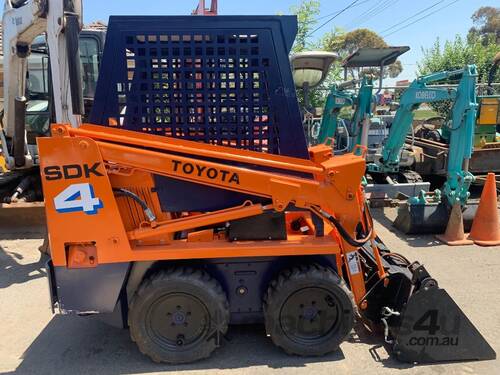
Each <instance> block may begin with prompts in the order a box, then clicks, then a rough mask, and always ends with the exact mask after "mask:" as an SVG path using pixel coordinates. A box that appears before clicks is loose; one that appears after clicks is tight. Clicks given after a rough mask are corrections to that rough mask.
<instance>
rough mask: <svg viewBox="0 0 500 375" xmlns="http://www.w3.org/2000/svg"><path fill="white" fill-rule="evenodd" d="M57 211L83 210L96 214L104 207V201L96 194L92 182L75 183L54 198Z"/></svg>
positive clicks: (89, 213)
mask: <svg viewBox="0 0 500 375" xmlns="http://www.w3.org/2000/svg"><path fill="white" fill-rule="evenodd" d="M54 205H55V207H56V211H57V212H59V213H66V212H79V211H83V212H85V213H86V214H87V215H95V214H96V213H97V211H98V210H99V208H102V207H103V204H102V201H101V200H100V199H99V198H96V197H95V195H94V188H93V187H92V185H91V184H88V183H85V184H73V185H70V186H68V187H67V188H66V189H64V190H63V191H62V192H61V193H60V194H59V195H58V196H57V197H55V198H54Z"/></svg>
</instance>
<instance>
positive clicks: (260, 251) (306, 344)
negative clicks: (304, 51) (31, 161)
mask: <svg viewBox="0 0 500 375" xmlns="http://www.w3.org/2000/svg"><path fill="white" fill-rule="evenodd" d="M153 25H154V30H152V26H153ZM296 27H297V26H296V19H295V18H293V17H191V18H186V17H113V18H112V19H111V21H110V24H109V28H108V35H107V40H106V49H105V52H104V56H103V60H102V68H101V72H100V77H99V83H98V86H97V91H96V101H95V104H94V107H93V112H92V114H91V116H90V119H91V122H93V123H94V124H99V125H90V124H85V125H83V126H80V127H77V128H75V127H71V126H69V125H67V124H54V125H52V136H51V137H46V138H38V148H39V149H38V151H39V155H40V172H41V179H42V184H43V190H44V194H45V203H46V213H47V223H48V229H49V240H50V249H51V259H50V261H49V262H48V266H47V267H48V270H49V272H48V275H49V281H50V291H51V298H52V306H53V307H57V308H58V309H59V310H60V311H62V312H65V313H76V314H93V313H94V314H102V315H103V316H104V317H106V318H107V319H108V320H110V321H111V320H112V321H114V322H116V321H117V322H118V323H119V324H120V325H121V326H123V327H129V329H130V335H131V338H132V340H133V341H135V342H136V343H137V345H138V347H139V349H140V351H141V352H143V353H144V354H146V355H148V356H149V357H151V358H152V359H153V360H154V361H157V362H167V363H185V362H191V361H195V360H199V359H202V358H206V357H208V356H209V355H210V354H211V353H212V352H213V351H214V350H215V349H216V348H217V346H219V345H220V344H221V341H222V337H223V336H224V335H225V334H226V332H227V331H228V327H229V325H231V324H249V323H264V324H265V327H266V331H267V333H268V334H269V336H270V337H271V339H272V340H273V342H274V343H275V344H276V345H277V346H279V347H281V348H282V349H283V350H284V351H286V352H287V353H291V354H297V355H323V354H326V353H329V352H331V351H334V350H336V349H337V348H338V346H339V345H340V344H341V343H342V342H343V340H344V339H345V338H346V337H347V335H348V334H349V332H350V331H351V330H352V328H353V325H354V321H355V319H361V320H362V321H363V322H364V323H366V325H367V326H370V327H377V326H378V327H380V328H381V329H382V330H383V331H384V338H385V341H386V342H387V344H388V345H390V346H391V348H392V350H393V352H394V355H395V356H396V357H397V358H398V359H400V360H402V361H407V362H437V361H447V360H478V359H492V358H495V352H494V351H493V350H492V348H491V347H490V346H489V345H488V343H487V342H486V341H485V340H484V338H483V337H482V336H481V334H480V333H479V332H478V331H477V330H476V329H475V328H474V326H473V325H472V324H471V322H470V321H469V320H468V319H467V317H466V316H465V315H464V314H463V313H462V311H461V310H460V309H459V308H458V306H457V305H456V304H455V303H454V302H453V300H452V299H451V298H450V297H449V295H448V294H447V293H446V292H445V291H444V290H443V289H441V288H439V286H438V284H437V282H436V281H435V280H434V279H433V278H432V277H431V276H430V275H429V273H428V272H427V271H426V269H425V268H424V266H422V265H421V264H419V263H418V262H414V263H410V262H409V261H408V260H407V259H405V258H404V257H403V256H401V255H398V254H395V253H392V252H390V251H389V250H388V249H387V248H386V247H385V246H384V245H383V243H382V241H381V240H380V239H379V238H378V237H377V235H376V233H375V230H374V227H373V222H372V218H371V216H370V212H369V210H368V207H367V205H366V203H365V199H364V192H363V188H362V185H361V180H362V176H363V174H364V172H365V160H364V155H363V154H364V153H365V150H364V149H362V148H359V147H358V148H356V149H355V152H354V153H351V154H346V155H341V156H333V155H332V149H331V147H330V146H327V145H318V146H315V147H312V148H309V149H307V147H306V142H305V136H304V132H303V129H302V128H301V123H300V114H299V111H298V105H297V100H296V96H295V91H294V89H293V82H292V75H291V70H290V66H289V62H288V52H289V51H290V48H291V46H292V43H293V39H294V35H295V33H296ZM183 138H184V139H183ZM374 332H375V331H374Z"/></svg>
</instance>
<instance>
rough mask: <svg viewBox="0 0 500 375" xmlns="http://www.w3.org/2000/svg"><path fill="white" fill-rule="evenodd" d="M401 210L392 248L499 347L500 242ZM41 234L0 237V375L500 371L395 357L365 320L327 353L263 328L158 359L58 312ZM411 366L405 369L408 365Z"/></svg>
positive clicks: (109, 331)
mask: <svg viewBox="0 0 500 375" xmlns="http://www.w3.org/2000/svg"><path fill="white" fill-rule="evenodd" d="M393 216H394V210H392V209H386V210H385V212H382V211H380V210H377V212H376V218H377V227H378V234H379V235H380V237H381V238H382V239H383V240H384V241H385V243H386V245H388V247H389V248H391V249H392V250H393V251H397V252H400V253H402V254H403V255H405V256H406V257H408V258H409V259H411V260H419V261H420V262H421V263H424V264H425V265H426V267H427V269H428V270H429V272H430V273H431V274H432V275H433V277H435V278H436V279H437V280H438V281H439V283H440V285H441V287H444V288H445V289H446V290H447V291H448V293H449V294H450V295H451V296H452V297H453V298H454V299H455V301H456V302H457V303H458V305H459V306H460V307H461V308H462V310H463V311H464V312H465V314H466V315H467V316H468V317H469V318H470V320H471V321H472V322H473V323H474V324H475V325H476V327H477V328H478V329H479V330H480V331H481V332H482V333H483V335H484V336H485V337H486V339H487V340H488V341H489V343H490V344H491V345H492V346H493V348H494V349H495V350H496V351H497V352H500V297H499V294H498V293H499V292H500V288H499V285H500V248H499V247H490V248H483V247H477V246H465V247H446V246H442V245H440V244H439V243H438V242H436V241H435V240H434V238H433V237H431V236H415V237H405V236H402V235H400V234H398V233H395V232H393V231H392V228H391V227H390V219H391V218H393ZM41 244H42V239H41V235H37V234H30V235H15V236H8V235H0V317H1V319H2V324H1V325H0V373H9V374H10V373H19V374H113V375H114V374H155V373H167V372H169V373H177V372H178V373H182V374H191V373H193V374H195V373H197V374H216V373H224V374H226V373H227V374H229V373H238V374H252V375H255V374H260V373H286V374H295V373H305V372H313V373H318V374H333V373H334V374H358V373H364V374H367V373H369V374H393V373H397V374H400V373H402V372H403V373H411V374H444V373H446V374H479V373H481V374H498V373H500V361H499V360H495V361H483V362H468V363H453V364H444V365H443V364H441V365H426V366H424V365H422V366H411V365H407V364H402V363H398V362H396V361H395V360H393V359H391V358H390V357H389V356H388V353H387V351H386V349H385V348H384V347H383V346H381V345H380V343H381V340H380V338H379V337H370V336H367V335H366V332H365V331H364V330H363V329H362V328H360V327H357V328H356V330H355V331H353V332H352V334H351V335H350V337H349V339H348V340H347V341H346V342H344V343H343V344H342V345H341V350H339V351H338V352H336V353H333V354H331V355H329V356H326V357H321V358H299V357H290V356H287V355H286V354H284V353H283V352H281V351H280V350H279V349H277V348H275V347H274V346H273V345H272V343H271V341H270V340H269V339H268V338H266V337H265V334H264V331H263V328H262V327H260V326H250V327H232V328H230V332H229V335H228V337H227V342H226V343H225V344H224V346H223V347H222V348H220V349H219V350H217V351H216V353H215V355H213V356H212V357H211V358H210V359H208V360H204V361H201V362H198V363H195V364H191V365H184V366H167V365H157V364H154V363H152V362H150V361H149V359H148V358H145V357H144V356H142V355H141V354H140V353H139V351H138V350H137V349H136V347H135V345H134V344H133V343H132V342H131V341H130V339H129V336H128V332H127V331H125V330H118V329H115V328H112V327H109V326H106V325H105V324H104V323H101V322H99V321H97V320H95V319H93V318H83V317H73V316H59V315H52V312H51V310H50V308H49V303H48V288H47V281H46V278H45V270H44V259H43V258H41V256H40V253H39V252H38V250H37V248H38V246H40V245H41ZM402 370H403V371H402Z"/></svg>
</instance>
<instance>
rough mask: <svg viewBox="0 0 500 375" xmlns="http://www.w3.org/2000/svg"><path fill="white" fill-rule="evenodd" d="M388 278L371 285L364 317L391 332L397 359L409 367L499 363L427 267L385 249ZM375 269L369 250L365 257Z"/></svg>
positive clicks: (389, 338)
mask: <svg viewBox="0 0 500 375" xmlns="http://www.w3.org/2000/svg"><path fill="white" fill-rule="evenodd" d="M377 247H379V249H380V250H381V254H382V258H383V263H384V269H385V270H386V273H387V278H386V279H385V280H384V279H382V280H383V281H382V280H379V281H377V282H375V283H373V284H369V285H367V287H368V293H367V294H366V298H365V302H364V303H363V309H362V310H361V315H362V317H363V318H365V319H366V320H369V321H371V323H373V324H375V325H377V324H380V323H381V324H382V325H383V326H384V328H385V332H384V333H385V341H386V342H387V343H388V344H390V345H391V346H392V352H393V354H394V355H395V357H396V358H397V359H398V360H400V361H403V362H409V363H433V362H443V361H468V360H489V359H495V358H496V353H495V351H494V350H493V349H492V348H491V346H490V345H489V344H488V342H487V341H486V340H485V339H484V337H483V336H482V335H481V333H480V332H479V331H478V330H477V329H476V328H475V327H474V325H473V324H472V323H471V321H470V320H469V319H468V318H467V316H466V315H465V314H464V313H463V311H462V310H461V309H460V308H459V307H458V306H457V304H456V303H455V302H454V301H453V299H452V298H451V297H450V295H449V294H448V293H447V292H446V290H444V289H442V288H440V287H439V285H438V283H437V281H436V280H435V279H433V278H432V277H431V276H430V275H429V273H428V272H427V270H426V269H425V267H424V266H423V265H421V264H420V263H418V262H414V263H412V264H410V263H409V262H408V260H406V258H404V257H403V256H401V255H399V254H395V253H391V252H389V251H388V250H387V249H386V248H385V246H384V245H383V244H382V243H381V242H378V243H377ZM360 255H361V257H363V258H364V260H365V264H367V265H368V267H369V266H370V265H371V264H374V263H373V262H374V257H373V252H372V250H371V249H369V248H368V247H366V246H365V247H363V249H362V250H361V251H360Z"/></svg>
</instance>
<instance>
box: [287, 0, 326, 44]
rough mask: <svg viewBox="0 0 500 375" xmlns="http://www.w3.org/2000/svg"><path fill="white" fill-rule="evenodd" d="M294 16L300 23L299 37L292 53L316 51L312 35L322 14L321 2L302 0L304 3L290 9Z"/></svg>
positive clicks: (317, 0)
mask: <svg viewBox="0 0 500 375" xmlns="http://www.w3.org/2000/svg"><path fill="white" fill-rule="evenodd" d="M290 11H291V13H292V14H295V15H296V16H297V20H298V23H299V27H298V31H297V37H296V38H295V44H294V45H293V48H292V51H293V52H294V53H297V52H303V51H307V50H311V49H314V46H313V44H312V43H311V41H310V34H311V32H312V31H313V30H314V27H315V26H316V24H317V23H318V21H317V20H316V19H317V18H318V16H319V14H320V1H319V0H302V2H301V3H300V4H299V5H297V6H293V7H292V8H291V9H290Z"/></svg>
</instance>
